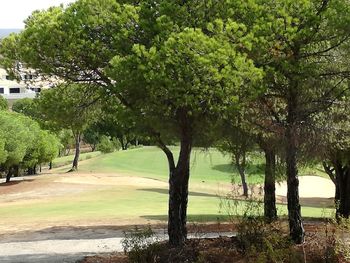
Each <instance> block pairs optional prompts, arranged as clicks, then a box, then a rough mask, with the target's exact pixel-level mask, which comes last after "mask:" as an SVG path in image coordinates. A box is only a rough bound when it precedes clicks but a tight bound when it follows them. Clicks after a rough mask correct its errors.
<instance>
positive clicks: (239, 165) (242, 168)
mask: <svg viewBox="0 0 350 263" xmlns="http://www.w3.org/2000/svg"><path fill="white" fill-rule="evenodd" d="M240 158H241V156H240V154H235V163H236V167H237V170H238V172H239V175H240V177H241V182H242V187H243V196H245V197H248V185H247V181H246V176H245V163H246V160H245V159H246V157H245V153H243V157H242V158H243V161H242V163H241V161H240Z"/></svg>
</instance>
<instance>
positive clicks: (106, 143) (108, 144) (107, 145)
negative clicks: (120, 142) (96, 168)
mask: <svg viewBox="0 0 350 263" xmlns="http://www.w3.org/2000/svg"><path fill="white" fill-rule="evenodd" d="M97 150H98V151H100V152H102V153H111V152H114V151H115V150H116V146H115V144H114V143H113V141H112V140H111V139H110V138H109V137H108V136H105V135H103V136H101V139H100V142H99V143H98V145H97Z"/></svg>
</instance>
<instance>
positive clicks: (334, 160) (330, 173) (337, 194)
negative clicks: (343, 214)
mask: <svg viewBox="0 0 350 263" xmlns="http://www.w3.org/2000/svg"><path fill="white" fill-rule="evenodd" d="M331 159H332V160H331V161H330V163H331V164H330V165H329V164H327V163H326V162H323V163H322V165H323V169H324V171H325V172H326V173H327V174H328V176H329V178H330V179H331V180H332V182H333V183H334V185H335V194H334V203H335V205H336V206H337V205H338V204H339V199H340V190H339V182H338V179H339V178H337V170H336V169H339V167H338V168H336V167H337V166H339V165H340V166H341V164H340V163H339V164H338V161H337V157H336V156H333V157H332V158H331ZM332 166H333V167H332ZM340 169H341V167H340ZM338 173H339V170H338Z"/></svg>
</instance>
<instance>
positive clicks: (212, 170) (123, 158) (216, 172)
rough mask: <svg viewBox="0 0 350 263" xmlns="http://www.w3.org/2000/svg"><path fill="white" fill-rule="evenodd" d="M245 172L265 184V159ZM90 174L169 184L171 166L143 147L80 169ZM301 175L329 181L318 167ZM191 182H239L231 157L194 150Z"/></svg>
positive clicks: (256, 159)
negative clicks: (117, 174) (119, 174)
mask: <svg viewBox="0 0 350 263" xmlns="http://www.w3.org/2000/svg"><path fill="white" fill-rule="evenodd" d="M171 149H172V151H173V153H174V156H175V157H177V156H178V154H179V148H178V147H171ZM249 163H250V164H249V165H248V167H247V169H246V175H247V182H248V184H262V183H263V182H264V158H263V156H262V154H260V153H255V154H252V155H250V156H249ZM79 169H80V170H81V171H87V172H101V173H103V172H123V173H129V174H136V175H138V176H143V177H149V178H154V179H158V180H164V181H167V180H168V162H167V159H166V157H165V154H164V153H163V152H162V151H161V150H160V149H159V148H157V147H143V148H137V149H132V150H128V151H119V152H114V153H111V154H105V155H101V156H99V157H97V158H94V159H93V160H90V161H89V162H85V163H82V164H81V165H80V168H79ZM300 174H301V175H303V174H305V175H317V176H323V177H327V175H326V174H325V173H324V172H323V171H322V170H321V169H320V168H319V167H303V168H302V169H300ZM190 180H191V182H202V181H204V182H209V183H217V182H221V183H230V182H232V181H233V182H238V183H239V182H240V181H241V179H240V176H239V174H238V171H237V169H236V168H235V167H234V166H233V165H232V162H231V160H230V158H229V156H225V155H223V154H222V153H221V152H220V151H218V150H216V149H210V150H202V149H194V150H193V153H192V155H191V179H190Z"/></svg>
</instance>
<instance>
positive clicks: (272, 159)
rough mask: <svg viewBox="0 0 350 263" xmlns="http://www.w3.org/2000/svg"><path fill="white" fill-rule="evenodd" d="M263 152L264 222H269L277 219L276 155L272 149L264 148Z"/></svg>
mask: <svg viewBox="0 0 350 263" xmlns="http://www.w3.org/2000/svg"><path fill="white" fill-rule="evenodd" d="M264 152H265V160H266V165H265V183H264V217H265V220H266V222H268V223H271V222H272V221H274V220H276V219H277V209H276V193H275V191H276V187H275V183H276V177H275V170H276V155H275V153H274V151H273V150H270V149H268V148H265V149H264Z"/></svg>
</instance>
